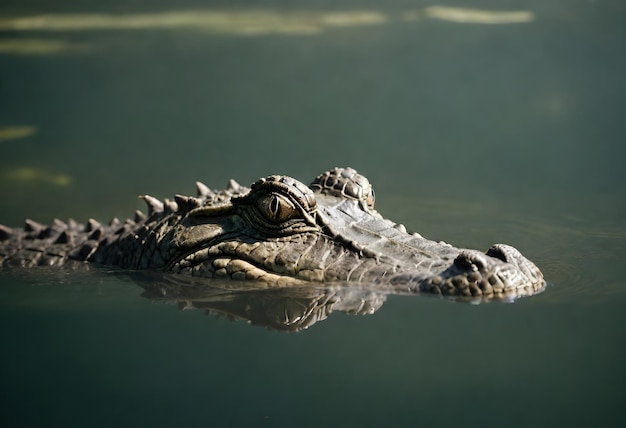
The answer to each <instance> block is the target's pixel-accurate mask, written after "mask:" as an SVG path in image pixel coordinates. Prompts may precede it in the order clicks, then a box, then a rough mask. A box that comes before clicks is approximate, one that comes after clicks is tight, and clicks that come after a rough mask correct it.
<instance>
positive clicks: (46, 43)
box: [0, 39, 87, 55]
mask: <svg viewBox="0 0 626 428" xmlns="http://www.w3.org/2000/svg"><path fill="white" fill-rule="evenodd" d="M85 50H87V45H85V44H80V43H72V42H67V41H64V40H48V39H5V40H0V54H9V55H53V54H59V53H66V52H80V51H85Z"/></svg>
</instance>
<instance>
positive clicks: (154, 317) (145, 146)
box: [0, 0, 626, 427]
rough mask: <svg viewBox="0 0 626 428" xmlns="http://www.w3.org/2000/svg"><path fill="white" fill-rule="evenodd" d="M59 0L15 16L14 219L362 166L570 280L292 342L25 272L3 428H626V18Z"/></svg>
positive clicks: (612, 11)
mask: <svg viewBox="0 0 626 428" xmlns="http://www.w3.org/2000/svg"><path fill="white" fill-rule="evenodd" d="M47 3H48V2H43V1H29V2H21V1H14V2H11V1H10V2H4V3H3V4H2V5H1V6H0V201H2V202H0V223H3V224H8V225H12V226H17V225H20V224H22V222H23V219H24V218H26V217H30V218H34V219H36V220H38V221H41V222H50V221H51V220H52V219H53V218H55V217H59V218H68V217H74V218H76V219H77V220H80V221H84V220H86V219H87V218H89V217H94V218H98V219H102V220H106V219H108V218H110V217H113V216H118V217H120V218H124V217H126V216H128V215H130V214H131V213H132V212H133V210H134V209H136V208H140V207H141V203H140V201H138V200H137V199H136V195H138V194H144V193H149V194H153V195H154V196H157V197H171V196H172V195H174V194H176V193H192V192H193V191H194V181H196V180H202V181H204V182H205V183H207V184H208V185H210V186H211V187H223V186H225V185H226V184H227V180H228V178H231V177H233V178H236V179H237V180H239V181H240V182H241V183H242V184H249V183H251V182H252V181H254V180H256V179H257V178H259V177H261V176H265V175H268V174H272V173H282V174H289V175H292V176H294V177H296V178H299V179H301V180H302V181H304V182H308V181H310V180H311V179H312V178H313V177H315V175H317V174H318V173H320V172H322V171H324V170H326V169H328V168H330V167H333V166H336V165H338V166H348V165H349V166H352V167H354V168H356V169H358V170H359V172H361V173H363V174H365V175H366V176H367V177H368V178H369V179H370V181H371V182H372V183H373V185H374V186H375V189H376V193H377V209H378V210H379V211H380V212H381V213H382V214H384V215H385V216H386V217H389V218H391V219H393V220H395V221H398V222H402V223H404V224H405V225H406V227H407V229H409V230H414V231H419V232H420V233H421V234H423V235H424V236H427V237H429V238H433V239H441V240H445V241H447V242H451V243H453V244H455V245H457V246H463V247H470V248H478V249H486V248H488V247H489V246H490V245H491V244H493V243H495V242H505V243H509V244H512V245H514V246H516V247H518V248H519V249H520V250H521V251H522V252H523V253H524V254H525V255H526V256H528V257H529V258H530V259H531V260H533V261H534V262H536V264H537V265H538V266H539V267H541V269H542V270H543V272H544V274H545V276H546V277H547V279H548V281H549V282H550V287H549V288H548V289H547V290H546V291H545V292H544V293H543V294H541V295H538V296H533V297H531V298H526V299H521V300H519V301H517V302H515V303H513V304H483V305H467V304H459V303H453V302H449V301H442V300H438V299H434V298H428V297H406V296H389V297H387V298H386V301H384V304H383V305H382V307H380V308H379V309H378V310H377V311H376V312H375V313H374V314H371V315H365V316H356V315H347V314H345V313H342V312H340V311H336V312H333V313H332V314H330V316H329V317H328V318H327V319H325V320H320V321H319V322H317V323H315V324H314V325H311V326H310V327H309V328H308V329H306V330H303V331H301V332H297V333H281V332H276V331H271V330H268V329H266V328H263V327H259V326H254V325H249V324H247V323H245V322H243V321H231V320H229V319H227V318H224V317H216V316H205V315H204V312H203V311H202V310H199V309H196V310H189V311H180V310H178V309H177V307H176V305H173V304H166V303H164V302H160V301H157V302H153V301H152V300H151V299H148V298H145V297H142V296H141V295H142V293H143V290H142V289H141V288H140V287H139V286H138V285H137V284H136V283H135V282H133V281H131V280H129V279H126V278H124V277H120V276H119V275H117V274H115V273H111V272H95V273H81V274H76V275H71V274H70V275H68V274H67V273H59V274H58V275H54V274H52V275H43V276H41V275H37V274H34V275H33V274H28V273H27V274H24V273H22V274H17V275H9V274H7V273H6V272H4V273H2V274H0V337H1V338H2V344H1V345H0V424H1V425H2V426H3V427H4V426H7V427H22V426H24V427H39V426H46V427H47V426H67V427H71V426H85V425H87V424H88V425H90V426H102V427H108V426H112V425H117V426H149V425H150V426H165V425H174V424H175V425H181V426H183V425H184V426H194V427H195V426H203V427H204V426H220V427H222V426H223V427H227V426H311V427H317V426H344V427H349V426H359V427H363V426H372V427H374V426H383V425H388V426H416V425H418V424H419V425H421V426H451V427H452V426H454V427H456V426H477V427H486V426H493V427H501V426H520V427H522V426H530V425H532V426H545V427H552V426H585V425H589V426H595V427H597V426H606V427H613V426H623V425H624V424H625V423H626V411H625V410H624V407H623V403H624V397H625V393H626V369H625V368H624V363H623V361H624V357H625V356H626V351H625V349H626V346H625V345H626V343H625V342H626V335H625V322H626V314H625V311H626V281H625V280H624V279H623V267H624V266H625V265H626V198H625V197H624V194H625V193H624V183H625V182H626V181H625V180H626V170H625V169H624V165H623V164H624V159H625V154H626V153H625V152H626V150H625V149H624V141H625V139H626V121H624V120H623V117H624V112H626V83H625V82H626V81H625V80H624V78H623V76H625V75H626V56H624V55H622V54H621V51H622V50H623V43H624V40H626V27H625V26H624V25H623V23H624V22H626V6H624V3H623V2H621V1H617V0H616V1H610V0H597V1H582V0H581V1H569V2H562V1H543V2H529V1H526V2H524V1H506V2H491V1H472V2H470V3H471V4H469V3H467V2H461V3H459V2H457V3H454V4H453V3H449V4H445V5H443V4H440V3H435V2H419V1H390V2H366V3H361V2H345V1H343V2H342V1H340V2H282V1H280V2H272V3H271V4H261V3H257V2H245V1H242V2H237V4H236V5H232V4H230V3H224V2H195V3H194V2H193V1H182V2H175V3H173V2H147V1H146V2H142V1H134V2H130V3H129V4H124V3H123V2H108V3H107V4H106V5H105V4H103V3H97V2H75V1H74V2H69V1H68V2H56V4H55V5H48V4H47ZM250 4H251V5H250ZM429 6H439V7H440V6H446V7H447V8H443V9H442V8H439V9H437V8H434V9H433V8H432V7H431V8H430V9H429V8H428V7H429ZM453 7H463V8H471V9H472V10H470V11H468V10H461V11H459V10H455V9H451V8H453ZM477 9H478V11H477ZM190 11H191V12H190ZM502 11H516V13H514V14H512V15H511V14H509V15H502V14H499V13H497V12H502ZM48 13H49V15H45V14H48ZM76 13H82V14H83V15H81V16H76V15H67V14H76ZM42 14H44V15H45V16H43V17H41V16H40V17H39V18H38V19H36V20H33V19H31V20H25V19H24V18H25V17H26V18H27V17H34V16H39V15H42ZM494 21H499V22H500V23H487V22H494Z"/></svg>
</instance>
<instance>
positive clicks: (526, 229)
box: [513, 220, 626, 302]
mask: <svg viewBox="0 0 626 428" xmlns="http://www.w3.org/2000/svg"><path fill="white" fill-rule="evenodd" d="M567 223H568V221H567V220H565V221H563V224H551V223H545V222H538V221H537V222H534V221H527V222H517V223H516V224H515V225H514V226H513V227H514V228H515V229H516V233H518V234H521V235H523V236H524V239H525V240H527V241H529V242H533V243H535V246H534V247H533V248H532V255H530V258H531V259H532V260H533V261H534V262H535V263H536V264H537V265H538V266H539V268H540V269H541V270H542V272H543V273H544V275H545V278H546V280H547V281H548V284H549V287H548V288H547V290H546V292H545V295H544V296H543V299H544V300H552V301H564V300H577V301H583V300H584V301H585V302H598V301H606V300H608V299H615V297H616V296H619V297H622V298H625V299H626V281H621V280H619V279H618V278H619V276H618V269H621V266H624V265H625V262H626V251H624V248H625V247H626V245H625V244H626V231H624V230H622V229H620V228H616V227H605V228H602V229H599V228H596V227H595V226H593V225H569V224H567ZM537 243H541V244H539V245H538V244H537Z"/></svg>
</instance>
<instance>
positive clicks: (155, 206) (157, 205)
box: [139, 195, 163, 214]
mask: <svg viewBox="0 0 626 428" xmlns="http://www.w3.org/2000/svg"><path fill="white" fill-rule="evenodd" d="M139 199H143V200H144V201H146V204H147V205H148V214H153V213H160V212H163V202H161V201H159V200H158V199H157V198H155V197H154V196H150V195H142V196H140V197H139Z"/></svg>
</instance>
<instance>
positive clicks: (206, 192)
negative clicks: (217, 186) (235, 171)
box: [196, 181, 215, 196]
mask: <svg viewBox="0 0 626 428" xmlns="http://www.w3.org/2000/svg"><path fill="white" fill-rule="evenodd" d="M196 190H197V192H198V196H213V195H214V194H215V193H214V192H213V190H211V189H209V186H207V185H206V184H204V183H202V182H200V181H196Z"/></svg>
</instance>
